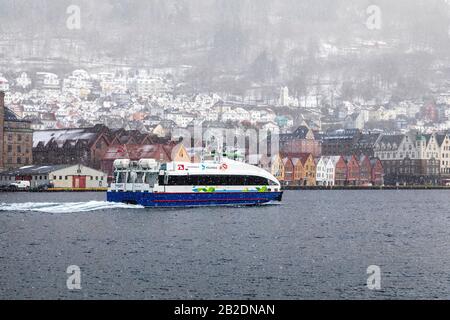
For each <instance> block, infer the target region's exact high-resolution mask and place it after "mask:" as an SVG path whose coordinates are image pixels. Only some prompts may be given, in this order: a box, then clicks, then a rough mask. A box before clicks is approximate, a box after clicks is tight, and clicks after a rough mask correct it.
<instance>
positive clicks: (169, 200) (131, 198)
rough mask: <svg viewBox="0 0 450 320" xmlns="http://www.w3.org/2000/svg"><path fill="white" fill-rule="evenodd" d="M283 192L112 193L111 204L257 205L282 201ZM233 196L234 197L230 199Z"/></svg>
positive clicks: (146, 205) (109, 193)
mask: <svg viewBox="0 0 450 320" xmlns="http://www.w3.org/2000/svg"><path fill="white" fill-rule="evenodd" d="M282 194H283V193H282V192H233V193H232V194H230V193H228V192H223V193H222V192H215V193H214V192H212V193H151V192H111V191H109V192H108V193H107V200H108V201H110V202H124V203H133V204H139V205H142V206H144V207H174V206H192V205H195V206H207V205H243V204H244V205H257V204H263V203H267V202H270V201H281V197H282ZM230 195H232V197H230Z"/></svg>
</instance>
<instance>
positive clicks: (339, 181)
mask: <svg viewBox="0 0 450 320" xmlns="http://www.w3.org/2000/svg"><path fill="white" fill-rule="evenodd" d="M330 159H331V161H332V163H333V167H334V185H335V186H345V184H346V181H347V163H346V162H345V159H344V157H342V156H332V157H330Z"/></svg>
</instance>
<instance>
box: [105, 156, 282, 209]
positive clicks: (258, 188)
mask: <svg viewBox="0 0 450 320" xmlns="http://www.w3.org/2000/svg"><path fill="white" fill-rule="evenodd" d="M114 169H115V171H114V182H113V183H112V184H111V186H110V188H109V189H108V193H107V200H108V201H111V202H122V203H129V204H139V205H142V206H144V207H191V206H217V205H259V204H263V203H268V202H271V201H281V198H282V195H283V193H282V191H281V186H280V182H279V181H278V180H277V179H276V178H275V177H274V176H273V175H271V174H270V173H269V172H267V171H265V170H263V169H261V168H259V167H256V166H252V165H249V164H246V163H243V162H239V161H234V160H231V159H222V160H220V161H216V160H211V161H204V162H202V163H183V162H169V163H158V162H157V161H156V160H154V159H141V160H139V161H130V160H128V159H118V160H116V161H114Z"/></svg>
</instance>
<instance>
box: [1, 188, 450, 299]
mask: <svg viewBox="0 0 450 320" xmlns="http://www.w3.org/2000/svg"><path fill="white" fill-rule="evenodd" d="M104 198H105V195H104V194H102V193H0V298H2V299H11V298H19V299H23V298H37V299H48V298H62V299H78V298H83V299H86V298H87V299H91V298H92V299H93V298H113V299H116V298H120V299H122V298H136V299H169V298H170V299H176V298H181V299H216V298H217V299H266V298H271V299H310V298H319V299H325V298H333V299H334V298H337V299H351V298H358V299H359V298H362V299H373V298H375V299H386V298H389V299H398V298H414V299H421V298H432V299H448V298H450V250H449V245H450V209H449V208H450V192H449V191H439V190H428V191H427V190H423V191H421V190H416V191H290V192H286V193H285V196H284V200H283V202H282V204H280V205H266V206H262V207H250V208H230V207H216V208H195V209H144V208H141V207H139V206H132V205H122V204H110V203H107V202H105V201H104ZM69 265H78V266H79V267H80V268H81V273H82V274H81V286H82V289H81V290H79V291H70V290H68V289H67V286H66V280H67V277H68V274H67V273H66V269H67V267H68V266H69ZM369 265H378V266H380V268H381V277H382V278H381V287H382V288H381V290H379V291H371V290H369V289H367V287H366V281H367V277H368V275H367V274H366V269H367V267H368V266H369Z"/></svg>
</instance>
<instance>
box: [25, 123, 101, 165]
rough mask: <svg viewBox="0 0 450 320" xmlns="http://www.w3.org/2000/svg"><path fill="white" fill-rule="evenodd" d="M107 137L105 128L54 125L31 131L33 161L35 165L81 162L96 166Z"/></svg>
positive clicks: (97, 126)
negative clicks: (53, 127)
mask: <svg viewBox="0 0 450 320" xmlns="http://www.w3.org/2000/svg"><path fill="white" fill-rule="evenodd" d="M109 145H110V141H109V139H108V128H106V127H105V126H102V125H96V126H94V127H91V128H84V129H57V130H44V131H35V132H34V133H33V161H34V164H38V165H57V164H78V163H80V164H82V165H85V166H88V167H92V168H95V169H100V164H101V159H102V156H103V155H104V153H105V152H106V150H107V148H108V146H109Z"/></svg>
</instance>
